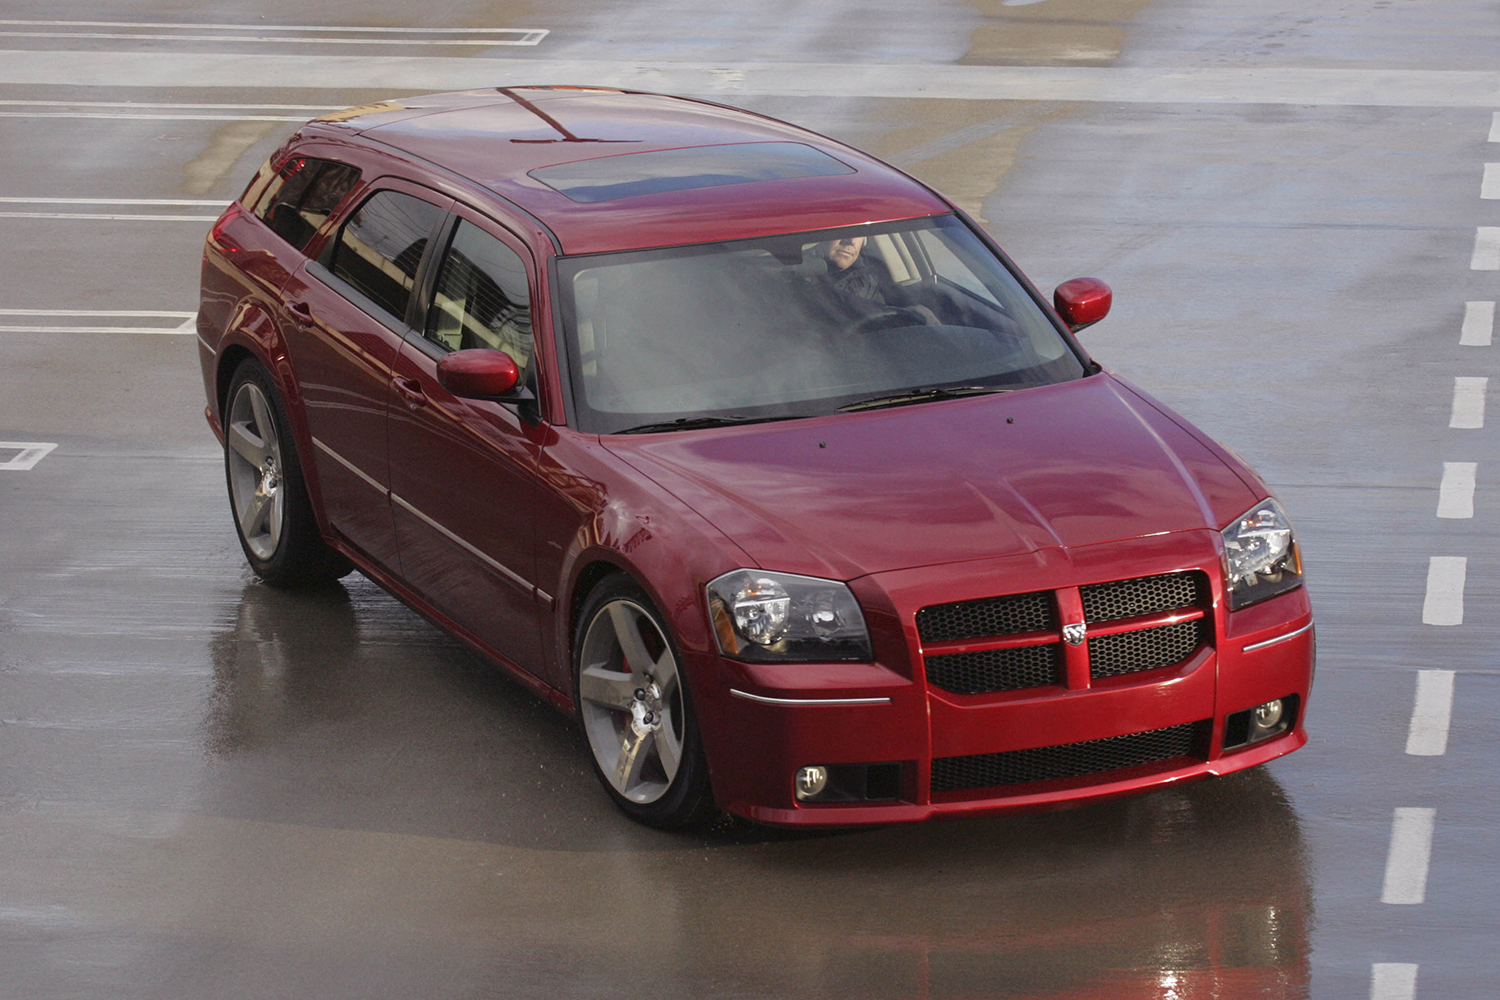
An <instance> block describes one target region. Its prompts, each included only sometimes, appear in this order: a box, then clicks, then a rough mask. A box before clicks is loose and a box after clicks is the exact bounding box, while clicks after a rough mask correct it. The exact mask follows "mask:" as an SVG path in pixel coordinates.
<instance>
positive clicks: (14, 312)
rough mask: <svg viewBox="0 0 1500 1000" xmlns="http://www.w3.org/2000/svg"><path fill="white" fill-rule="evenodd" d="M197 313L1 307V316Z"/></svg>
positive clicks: (179, 315) (171, 316)
mask: <svg viewBox="0 0 1500 1000" xmlns="http://www.w3.org/2000/svg"><path fill="white" fill-rule="evenodd" d="M196 315H198V314H197V313H190V312H180V311H177V310H167V309H0V316H164V317H166V318H168V319H187V318H190V317H193V316H196Z"/></svg>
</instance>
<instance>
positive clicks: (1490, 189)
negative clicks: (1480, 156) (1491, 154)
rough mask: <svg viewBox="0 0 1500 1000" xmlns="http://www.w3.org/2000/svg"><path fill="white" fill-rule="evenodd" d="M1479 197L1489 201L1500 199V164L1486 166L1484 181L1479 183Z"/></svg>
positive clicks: (1487, 164)
mask: <svg viewBox="0 0 1500 1000" xmlns="http://www.w3.org/2000/svg"><path fill="white" fill-rule="evenodd" d="M1479 197H1481V198H1484V199H1485V200H1487V201H1494V200H1495V199H1497V198H1500V163H1486V164H1485V165H1484V179H1483V180H1481V181H1480V182H1479Z"/></svg>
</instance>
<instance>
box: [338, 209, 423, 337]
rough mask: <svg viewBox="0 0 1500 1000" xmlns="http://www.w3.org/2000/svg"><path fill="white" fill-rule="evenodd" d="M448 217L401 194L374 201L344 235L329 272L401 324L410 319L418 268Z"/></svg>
mask: <svg viewBox="0 0 1500 1000" xmlns="http://www.w3.org/2000/svg"><path fill="white" fill-rule="evenodd" d="M445 214H446V213H444V211H443V210H442V209H441V208H438V207H437V206H436V205H432V204H429V203H428V202H425V201H423V200H422V199H421V198H414V197H412V196H411V195H409V194H402V193H401V192H400V191H380V192H377V193H376V194H374V195H372V196H371V197H370V199H369V200H368V201H366V202H365V203H364V204H363V205H361V206H360V207H359V211H357V212H355V213H354V215H353V216H351V217H350V219H349V221H348V223H346V224H345V226H344V228H343V229H342V230H340V232H339V238H338V242H337V244H336V245H335V247H334V251H333V263H332V266H331V267H330V270H332V271H333V273H334V274H335V275H337V276H338V277H340V278H342V279H344V280H345V281H347V282H348V283H349V284H351V285H353V286H354V287H355V288H357V289H358V290H359V291H361V292H363V293H364V294H365V295H366V296H368V297H369V298H370V299H373V300H374V301H375V303H376V304H378V305H379V306H380V307H381V308H382V309H384V310H385V311H386V312H388V313H390V314H391V315H392V316H394V317H395V318H396V319H403V318H405V316H406V306H407V303H408V302H410V301H411V292H412V287H413V286H414V285H415V284H416V279H417V265H418V264H420V263H421V262H422V253H423V252H424V251H425V250H426V249H427V241H428V240H429V239H431V238H432V234H433V231H434V230H435V229H436V228H437V225H438V223H439V222H441V221H442V220H443V218H444V217H445Z"/></svg>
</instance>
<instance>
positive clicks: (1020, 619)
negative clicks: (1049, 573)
mask: <svg viewBox="0 0 1500 1000" xmlns="http://www.w3.org/2000/svg"><path fill="white" fill-rule="evenodd" d="M1056 623H1057V613H1056V612H1055V611H1054V610H1053V603H1052V592H1051V591H1047V590H1040V591H1036V592H1035V593H1030V594H1013V595H1011V596H1009V597H985V598H981V599H979V600H977V601H957V602H955V603H953V604H934V605H932V606H931V607H927V608H923V609H922V610H920V611H918V612H917V634H918V635H920V636H921V637H922V641H923V642H947V641H949V640H952V639H982V638H984V637H986V636H993V635H1014V634H1015V633H1017V632H1049V631H1052V630H1054V629H1056V628H1057V624H1056Z"/></svg>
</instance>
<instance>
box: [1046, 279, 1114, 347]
mask: <svg viewBox="0 0 1500 1000" xmlns="http://www.w3.org/2000/svg"><path fill="white" fill-rule="evenodd" d="M1113 300H1114V293H1113V292H1111V291H1110V290H1109V286H1108V285H1106V284H1105V283H1104V282H1102V281H1100V280H1099V279H1098V278H1074V279H1073V280H1072V281H1064V282H1063V283H1062V284H1060V285H1058V286H1057V291H1055V292H1053V293H1052V304H1053V306H1054V307H1055V308H1056V309H1057V314H1058V315H1059V316H1061V317H1062V318H1063V322H1064V323H1066V324H1068V329H1070V330H1072V331H1073V332H1074V333H1077V332H1078V331H1079V330H1082V329H1083V328H1084V327H1086V326H1093V325H1094V324H1095V323H1097V322H1099V321H1100V320H1101V319H1103V318H1104V317H1105V316H1107V315H1109V307H1110V304H1111V303H1112V302H1113Z"/></svg>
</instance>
